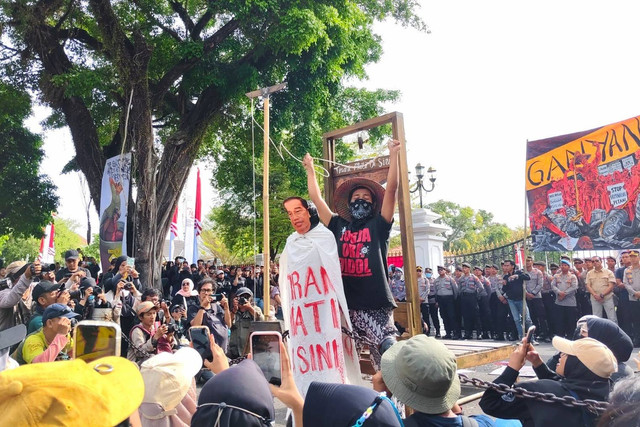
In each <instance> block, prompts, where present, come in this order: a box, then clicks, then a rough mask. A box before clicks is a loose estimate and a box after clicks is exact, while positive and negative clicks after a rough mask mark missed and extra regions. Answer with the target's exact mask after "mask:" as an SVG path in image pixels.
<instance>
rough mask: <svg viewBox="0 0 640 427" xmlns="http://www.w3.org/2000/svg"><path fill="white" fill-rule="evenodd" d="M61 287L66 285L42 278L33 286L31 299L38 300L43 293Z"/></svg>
mask: <svg viewBox="0 0 640 427" xmlns="http://www.w3.org/2000/svg"><path fill="white" fill-rule="evenodd" d="M60 287H64V284H63V285H59V284H57V283H53V282H50V281H48V280H42V281H40V282H38V284H37V285H35V286H34V287H33V291H31V299H32V300H33V301H36V302H38V298H40V297H41V296H42V294H46V293H47V292H51V291H57V290H58V289H60Z"/></svg>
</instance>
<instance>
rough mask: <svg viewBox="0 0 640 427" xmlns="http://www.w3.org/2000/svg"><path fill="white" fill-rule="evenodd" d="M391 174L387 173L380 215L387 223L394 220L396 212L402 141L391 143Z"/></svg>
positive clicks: (392, 141) (393, 140)
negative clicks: (399, 156) (399, 153)
mask: <svg viewBox="0 0 640 427" xmlns="http://www.w3.org/2000/svg"><path fill="white" fill-rule="evenodd" d="M388 146H389V172H387V188H386V189H385V190H384V198H383V199H382V208H381V209H380V215H382V217H383V218H384V219H385V220H386V221H387V222H389V223H390V222H391V221H392V220H393V213H394V211H395V210H396V193H397V192H398V152H400V148H401V147H402V144H401V143H400V141H398V140H395V139H392V140H391V141H389V144H388Z"/></svg>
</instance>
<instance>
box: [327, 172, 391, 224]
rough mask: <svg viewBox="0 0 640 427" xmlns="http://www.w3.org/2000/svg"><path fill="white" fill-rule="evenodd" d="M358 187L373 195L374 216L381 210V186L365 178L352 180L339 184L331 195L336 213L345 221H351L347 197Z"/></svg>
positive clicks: (382, 194)
mask: <svg viewBox="0 0 640 427" xmlns="http://www.w3.org/2000/svg"><path fill="white" fill-rule="evenodd" d="M358 187H364V188H366V189H368V190H369V191H370V192H371V194H372V195H373V198H374V199H375V201H374V203H373V212H374V213H375V214H377V213H380V209H381V208H382V199H383V198H384V188H383V187H382V185H380V184H378V183H377V182H375V181H372V180H370V179H367V178H352V179H350V180H348V181H345V182H343V183H342V184H340V186H339V187H338V188H337V189H336V192H335V193H334V195H333V204H334V206H335V209H336V212H337V213H338V215H340V216H341V217H342V218H344V219H346V220H347V221H353V218H352V217H351V212H349V201H350V200H349V196H350V194H351V192H352V191H353V189H354V188H358Z"/></svg>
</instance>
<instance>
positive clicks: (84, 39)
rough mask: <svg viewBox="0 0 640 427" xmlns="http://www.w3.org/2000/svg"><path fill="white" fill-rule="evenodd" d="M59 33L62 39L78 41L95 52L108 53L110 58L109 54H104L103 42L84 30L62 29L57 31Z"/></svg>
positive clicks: (74, 28)
mask: <svg viewBox="0 0 640 427" xmlns="http://www.w3.org/2000/svg"><path fill="white" fill-rule="evenodd" d="M57 33H58V35H59V36H60V38H61V39H71V40H76V41H78V42H80V43H82V44H84V45H86V46H87V47H90V48H91V49H93V50H94V51H96V52H102V53H106V54H107V56H108V53H107V52H104V45H103V44H102V42H101V41H99V40H98V39H96V38H95V37H93V36H92V35H91V34H89V33H88V32H87V31H86V30H84V29H82V28H76V27H73V28H69V29H61V30H57Z"/></svg>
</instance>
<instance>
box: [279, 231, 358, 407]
mask: <svg viewBox="0 0 640 427" xmlns="http://www.w3.org/2000/svg"><path fill="white" fill-rule="evenodd" d="M279 284H280V297H281V301H282V307H283V315H284V322H285V328H286V329H287V330H289V345H288V350H289V360H290V362H291V369H292V371H293V375H294V379H295V382H296V385H297V387H298V389H299V390H300V392H301V393H302V395H303V396H304V395H305V394H306V392H307V389H308V387H309V385H310V384H311V382H312V381H323V382H335V383H343V384H360V382H361V376H360V365H359V358H358V352H357V350H356V347H355V343H354V342H353V340H352V339H351V338H350V337H348V336H347V335H345V334H343V332H342V327H345V328H346V329H348V330H351V322H350V320H349V316H348V308H347V301H346V297H345V295H344V289H343V288H342V278H341V275H340V264H339V262H338V254H337V248H336V243H335V238H334V237H333V234H332V233H331V232H330V231H329V230H327V229H326V228H325V227H324V226H323V225H321V224H319V225H318V226H316V227H314V228H313V229H311V230H310V231H308V232H307V233H305V234H304V235H301V234H298V233H293V234H292V235H291V236H289V238H288V239H287V244H286V246H285V249H284V251H283V253H282V256H281V257H280V278H279Z"/></svg>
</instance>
